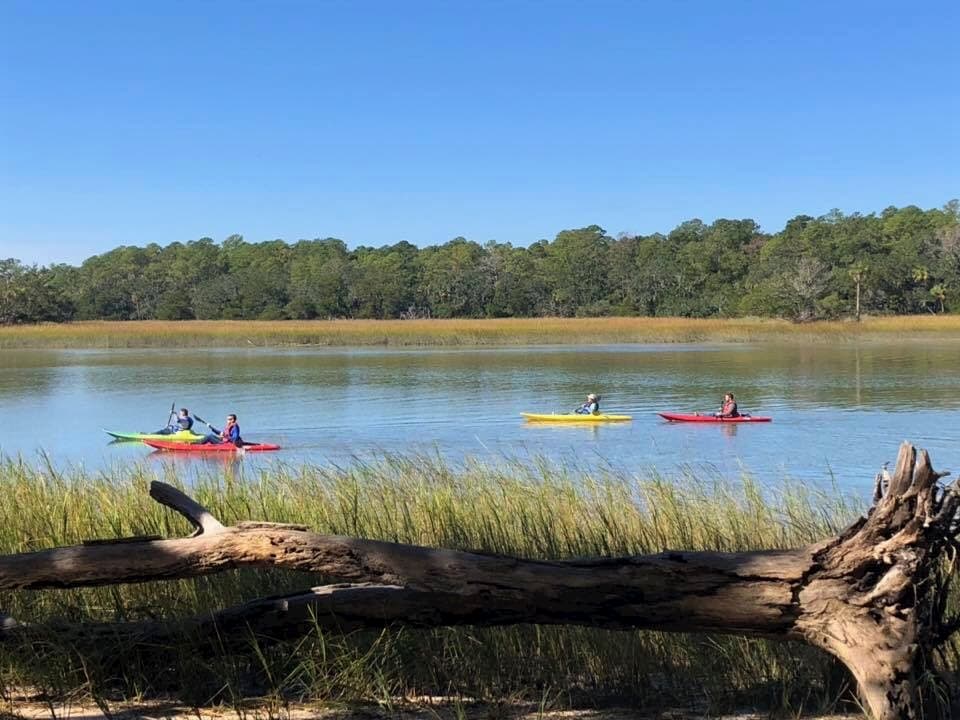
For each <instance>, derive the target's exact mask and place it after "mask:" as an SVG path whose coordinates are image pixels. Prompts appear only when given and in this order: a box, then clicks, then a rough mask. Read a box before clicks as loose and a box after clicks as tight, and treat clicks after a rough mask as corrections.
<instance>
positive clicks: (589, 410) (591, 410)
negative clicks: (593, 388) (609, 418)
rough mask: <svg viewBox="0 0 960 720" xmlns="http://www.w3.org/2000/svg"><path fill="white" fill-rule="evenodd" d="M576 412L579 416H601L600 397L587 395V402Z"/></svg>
mask: <svg viewBox="0 0 960 720" xmlns="http://www.w3.org/2000/svg"><path fill="white" fill-rule="evenodd" d="M574 412H575V413H576V414H577V415H599V414H600V396H599V395H594V394H593V393H590V394H589V395H587V401H586V402H585V403H584V404H583V405H581V406H580V407H578V408H577V409H576V410H574Z"/></svg>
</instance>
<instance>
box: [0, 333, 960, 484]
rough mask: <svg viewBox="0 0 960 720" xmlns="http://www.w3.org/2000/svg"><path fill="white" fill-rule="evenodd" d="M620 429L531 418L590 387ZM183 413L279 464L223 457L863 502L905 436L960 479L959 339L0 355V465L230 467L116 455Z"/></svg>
mask: <svg viewBox="0 0 960 720" xmlns="http://www.w3.org/2000/svg"><path fill="white" fill-rule="evenodd" d="M728 390H729V391H733V392H735V393H736V395H737V398H738V400H739V402H740V408H741V410H742V411H749V412H753V413H756V414H764V415H772V416H773V418H774V421H773V422H772V423H770V424H755V425H740V426H737V425H725V426H716V425H704V426H700V425H683V424H669V423H666V422H663V421H662V420H660V418H658V417H657V416H656V414H655V412H656V411H658V410H673V411H680V412H690V411H695V410H699V411H712V410H714V409H715V408H716V406H717V405H718V404H719V402H720V399H721V396H722V395H723V393H724V392H725V391H728ZM590 391H593V392H597V393H599V394H601V395H602V397H603V401H602V406H603V409H604V410H605V411H606V412H618V413H620V412H624V413H630V414H632V415H633V416H634V420H633V422H630V423H626V424H616V425H614V424H611V425H595V426H588V427H580V426H575V427H565V426H550V425H541V424H537V425H531V424H528V423H525V422H524V421H523V420H522V418H521V417H520V412H522V411H530V412H553V411H568V410H570V409H572V408H573V407H574V406H576V405H577V404H579V403H580V402H582V400H583V396H584V395H585V394H586V393H587V392H590ZM172 402H175V403H176V404H177V406H178V407H179V406H181V405H184V406H187V407H189V408H190V409H191V410H193V411H195V412H197V413H199V414H200V415H201V416H202V417H204V418H205V419H207V420H210V421H211V422H214V423H215V424H219V423H220V422H221V421H222V420H223V417H224V415H226V414H227V413H229V412H234V413H236V414H237V415H238V416H239V419H240V424H241V427H242V429H243V435H244V437H245V439H247V440H264V441H272V442H278V443H280V444H281V445H283V450H282V451H280V452H278V453H275V454H272V455H253V454H247V455H246V456H245V457H242V458H237V459H231V460H230V462H232V463H242V464H243V467H244V468H251V469H259V468H261V467H264V466H269V465H270V464H271V463H275V462H283V463H285V464H294V465H295V464H299V463H302V462H308V463H315V464H325V463H337V464H344V463H349V462H352V461H354V459H355V458H358V457H359V458H361V459H365V460H366V459H370V458H371V457H374V456H376V455H378V454H381V453H396V452H402V453H410V452H425V453H430V454H440V455H442V456H444V457H445V458H447V459H449V460H451V461H452V462H458V461H460V460H462V459H463V458H465V457H476V458H481V459H487V460H492V461H496V460H499V459H502V458H510V459H520V460H523V461H536V460H538V459H540V458H546V459H548V460H553V461H556V462H563V463H567V464H573V465H575V466H577V467H578V468H580V469H585V470H588V471H589V470H590V469H591V468H595V467H602V466H613V467H615V468H618V469H625V470H628V471H635V472H642V473H645V472H648V471H650V470H651V469H655V470H657V471H659V472H662V473H665V474H674V473H677V472H678V470H681V469H685V468H691V467H692V468H693V469H694V470H696V471H698V472H704V473H708V474H710V473H718V474H721V475H728V476H735V475H738V474H739V473H740V472H742V471H744V470H745V471H748V472H750V473H751V474H753V475H754V476H756V477H758V478H759V479H761V480H764V481H769V482H780V481H782V480H783V479H785V478H794V479H798V480H802V481H804V482H808V483H812V484H818V485H827V484H831V483H835V484H836V485H838V486H839V487H840V488H842V489H844V490H849V491H853V492H857V493H863V492H865V491H867V490H868V489H869V487H870V486H871V483H872V478H873V475H874V474H875V472H876V471H877V470H878V469H879V467H880V465H881V464H882V463H883V462H885V461H890V460H893V459H894V457H895V455H896V450H897V446H898V444H899V443H900V441H901V440H904V439H909V440H911V441H912V442H914V443H915V444H917V445H919V446H921V447H925V448H927V449H929V450H930V452H931V456H932V458H933V461H934V466H935V467H937V468H948V469H949V468H950V467H951V466H955V467H956V468H957V469H960V444H958V442H957V441H958V439H960V429H958V423H957V420H958V410H960V344H958V343H951V342H931V343H919V344H918V343H912V344H897V343H878V344H863V345H854V344H842V345H838V346H829V345H816V346H808V347H799V346H797V345H783V346H778V345H769V344H764V345H758V346H752V345H735V346H734V345H670V346H657V345H636V346H590V347H583V346H575V347H555V346H551V347H521V348H513V347H511V348H497V349H453V350H450V349H422V348H420V349H410V350H393V349H260V348H258V349H250V350H237V349H223V350H170V351H159V350H79V351H78V350H72V351H33V350H30V351H18V350H3V351H0V413H2V418H3V429H2V431H0V453H3V454H5V455H7V456H17V455H19V456H21V457H23V458H24V459H25V460H26V461H28V462H41V461H42V460H41V459H42V457H43V456H46V457H48V458H50V459H51V460H52V461H53V462H54V463H55V464H56V465H57V466H61V467H83V468H86V469H88V470H100V469H106V468H113V469H116V468H120V469H122V468H124V467H126V466H129V465H131V464H137V463H142V464H146V465H151V464H153V465H156V464H158V463H176V464H177V466H178V467H179V468H182V469H183V470H184V471H185V472H189V471H190V470H191V468H195V467H203V466H206V467H208V468H209V467H210V464H211V463H216V462H219V463H222V462H224V459H222V458H218V459H211V458H206V459H202V458H199V457H182V456H178V457H172V456H171V455H170V454H161V453H154V452H152V451H151V450H150V449H149V448H147V447H146V446H144V445H141V444H136V443H133V444H131V443H112V442H110V439H109V438H108V436H107V435H105V434H104V433H103V430H102V429H103V428H107V429H113V430H124V431H140V430H155V429H157V428H158V427H161V426H162V425H163V424H164V422H165V420H166V417H167V413H168V411H169V409H170V405H171V403H172Z"/></svg>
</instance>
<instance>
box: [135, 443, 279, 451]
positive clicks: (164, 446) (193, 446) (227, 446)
mask: <svg viewBox="0 0 960 720" xmlns="http://www.w3.org/2000/svg"><path fill="white" fill-rule="evenodd" d="M143 442H144V443H146V444H147V445H149V446H150V447H152V448H155V449H157V450H173V451H175V452H220V453H222V452H266V451H268V450H279V449H280V446H279V445H271V444H270V443H249V444H244V446H243V447H237V446H236V445H234V444H233V443H201V444H197V443H181V442H169V441H166V440H144V441H143Z"/></svg>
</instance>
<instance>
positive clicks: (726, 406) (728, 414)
mask: <svg viewBox="0 0 960 720" xmlns="http://www.w3.org/2000/svg"><path fill="white" fill-rule="evenodd" d="M713 415H714V417H718V418H735V417H740V412H739V411H738V410H737V401H736V400H735V399H734V398H733V393H727V394H726V395H724V396H723V404H722V405H721V406H720V412H715V413H714V414H713Z"/></svg>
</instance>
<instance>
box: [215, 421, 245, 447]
mask: <svg viewBox="0 0 960 720" xmlns="http://www.w3.org/2000/svg"><path fill="white" fill-rule="evenodd" d="M234 430H236V434H237V436H236V437H235V438H234V437H230V436H231V434H232V433H233V431H234ZM220 439H221V440H223V442H232V443H233V444H234V445H236V446H237V447H240V446H241V445H243V440H242V439H241V438H240V425H239V424H238V423H235V422H233V423H229V424H228V425H225V426H224V428H223V432H221V433H220Z"/></svg>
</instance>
